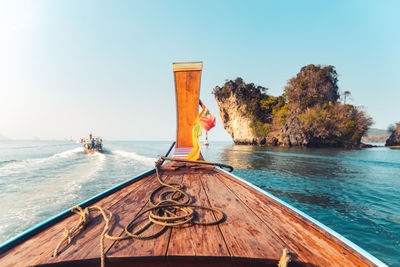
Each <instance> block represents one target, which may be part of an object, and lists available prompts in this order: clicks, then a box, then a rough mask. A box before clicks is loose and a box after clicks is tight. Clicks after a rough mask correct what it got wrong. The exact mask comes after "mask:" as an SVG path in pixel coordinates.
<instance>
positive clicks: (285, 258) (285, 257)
mask: <svg viewBox="0 0 400 267" xmlns="http://www.w3.org/2000/svg"><path fill="white" fill-rule="evenodd" d="M290 261H291V258H290V255H289V254H288V250H287V249H286V248H284V249H283V251H282V256H281V258H280V260H279V263H278V267H287V264H288V263H289V262H290Z"/></svg>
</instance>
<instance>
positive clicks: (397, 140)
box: [385, 122, 400, 148]
mask: <svg viewBox="0 0 400 267" xmlns="http://www.w3.org/2000/svg"><path fill="white" fill-rule="evenodd" d="M391 128H392V129H390V132H392V134H391V135H390V136H389V138H388V139H387V140H386V144H385V146H389V147H392V148H400V122H398V123H396V126H393V127H391Z"/></svg>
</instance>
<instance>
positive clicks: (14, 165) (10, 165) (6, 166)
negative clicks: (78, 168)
mask: <svg viewBox="0 0 400 267" xmlns="http://www.w3.org/2000/svg"><path fill="white" fill-rule="evenodd" d="M82 152H83V148H82V147H77V148H74V149H70V150H66V151H63V152H59V153H56V154H54V155H51V156H49V157H45V158H33V159H23V160H9V161H8V162H1V163H0V174H3V173H6V174H12V173H17V172H21V171H25V170H27V169H32V168H37V167H41V166H43V165H44V164H48V163H53V162H54V161H57V160H59V159H67V158H72V157H74V156H76V155H77V154H79V153H82Z"/></svg>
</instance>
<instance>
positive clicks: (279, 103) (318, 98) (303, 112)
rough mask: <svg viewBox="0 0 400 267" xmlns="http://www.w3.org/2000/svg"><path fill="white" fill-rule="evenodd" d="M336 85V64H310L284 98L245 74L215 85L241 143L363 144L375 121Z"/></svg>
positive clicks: (228, 124)
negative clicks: (341, 97)
mask: <svg viewBox="0 0 400 267" xmlns="http://www.w3.org/2000/svg"><path fill="white" fill-rule="evenodd" d="M336 83H337V75H336V72H335V71H334V69H333V67H332V66H327V67H321V66H319V65H318V66H315V65H308V66H306V67H304V68H302V70H301V72H300V73H299V74H298V75H297V77H295V78H292V79H291V80H289V82H288V86H287V87H286V88H285V94H283V95H282V96H278V97H274V96H270V95H268V94H266V92H267V90H268V89H267V88H265V87H262V86H256V85H254V84H253V83H245V82H244V81H243V79H241V78H236V79H235V80H234V81H232V80H230V81H227V82H226V83H225V84H224V85H223V86H222V87H219V86H217V87H215V88H214V90H213V94H214V95H215V99H216V101H217V104H218V108H219V112H220V116H221V119H222V122H223V126H224V128H225V129H226V131H227V132H228V133H229V134H230V135H231V136H232V140H233V142H234V143H235V144H250V145H271V146H313V147H317V146H325V147H326V146H329V147H361V146H362V144H361V141H360V140H361V137H362V136H363V135H364V134H365V133H366V131H367V130H368V128H369V126H370V125H371V124H372V120H371V118H370V117H368V116H366V115H365V113H364V112H363V111H361V110H359V109H357V108H356V107H354V106H352V105H349V104H342V103H340V102H338V101H337V100H338V98H339V95H338V87H337V84H336ZM321 88H322V89H321Z"/></svg>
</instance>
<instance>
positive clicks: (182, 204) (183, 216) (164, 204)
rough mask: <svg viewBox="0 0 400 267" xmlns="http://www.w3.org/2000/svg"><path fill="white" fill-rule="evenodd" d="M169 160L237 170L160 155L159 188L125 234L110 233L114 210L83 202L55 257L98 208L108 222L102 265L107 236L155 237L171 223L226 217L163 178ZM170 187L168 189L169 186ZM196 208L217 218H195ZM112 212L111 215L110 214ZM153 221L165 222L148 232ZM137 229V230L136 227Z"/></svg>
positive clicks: (157, 222) (104, 236)
mask: <svg viewBox="0 0 400 267" xmlns="http://www.w3.org/2000/svg"><path fill="white" fill-rule="evenodd" d="M165 160H170V161H180V162H190V163H196V164H203V165H215V166H220V167H225V168H228V169H230V171H232V170H233V168H232V167H231V166H228V165H224V164H219V163H212V162H207V161H191V160H184V159H175V158H168V157H160V158H159V159H158V160H157V162H156V164H155V169H156V176H157V180H158V182H159V184H160V186H159V187H158V188H156V189H155V190H154V191H153V192H152V193H151V195H150V197H149V203H150V208H148V209H146V210H144V211H142V212H140V213H139V214H137V215H136V216H135V217H134V218H133V219H132V220H131V221H130V222H129V223H128V224H127V225H126V226H125V229H124V235H122V236H111V235H109V234H108V229H109V224H110V221H111V220H112V218H113V214H112V213H111V212H110V211H108V210H104V209H102V208H101V207H99V206H96V205H95V206H91V207H88V208H85V209H82V208H81V207H79V206H74V207H72V209H71V211H72V212H73V213H75V214H78V215H79V216H80V218H79V221H78V222H77V224H76V225H75V226H73V227H72V228H71V229H69V230H68V229H65V231H64V237H63V238H62V239H61V240H60V242H59V243H58V244H57V246H56V248H55V250H54V252H53V257H57V256H58V255H59V254H60V253H61V252H59V249H60V247H61V245H62V244H63V243H65V242H66V241H67V245H66V247H65V248H64V249H66V248H67V247H68V246H69V245H70V244H71V242H72V239H73V238H74V237H75V236H77V235H78V234H79V233H80V232H81V231H82V229H83V228H84V227H85V226H86V225H87V224H88V223H89V221H90V218H91V216H90V215H91V212H93V211H95V210H97V211H99V212H100V213H101V215H102V216H103V219H104V221H105V226H104V229H103V232H102V233H101V234H100V259H101V266H102V267H104V265H105V253H104V238H107V239H109V240H113V241H118V240H123V239H128V238H135V239H140V240H145V239H152V238H155V237H158V236H159V235H161V234H162V233H163V232H164V231H165V229H166V228H167V227H176V226H181V225H184V224H192V225H196V224H197V225H216V224H219V223H221V222H223V221H224V220H225V215H224V213H223V212H222V211H221V210H219V209H216V208H212V207H206V206H201V205H192V204H190V203H191V201H192V199H191V197H190V196H189V195H188V194H187V193H185V192H184V191H183V187H184V186H183V184H181V183H171V184H168V183H165V182H164V181H163V180H162V179H161V175H160V169H159V168H160V166H161V165H162V164H163V163H164V161H165ZM166 189H167V190H166ZM157 193H159V196H158V201H157V202H156V201H155V200H154V198H155V196H156V194H157ZM195 209H203V210H208V211H212V212H214V214H215V220H214V221H210V222H205V221H200V220H195V218H196V213H195ZM146 213H149V215H148V222H147V223H146V224H145V225H143V226H142V227H140V228H139V229H136V230H135V223H136V222H137V220H138V219H139V218H140V217H142V216H143V215H144V214H146ZM107 214H108V215H107ZM152 224H157V225H160V226H162V227H161V230H159V231H158V232H156V233H154V234H149V235H144V234H142V233H143V232H145V231H146V229H148V228H149V227H150V226H151V225H152ZM134 230H135V231H134Z"/></svg>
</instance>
